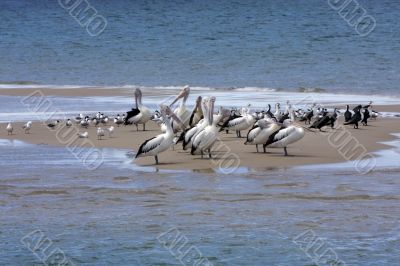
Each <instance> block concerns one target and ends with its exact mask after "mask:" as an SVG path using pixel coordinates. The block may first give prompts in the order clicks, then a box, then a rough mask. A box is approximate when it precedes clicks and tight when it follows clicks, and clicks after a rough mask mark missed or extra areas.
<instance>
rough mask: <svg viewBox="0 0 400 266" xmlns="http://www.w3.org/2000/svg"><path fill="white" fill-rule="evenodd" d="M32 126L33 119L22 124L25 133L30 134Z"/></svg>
mask: <svg viewBox="0 0 400 266" xmlns="http://www.w3.org/2000/svg"><path fill="white" fill-rule="evenodd" d="M31 128H32V121H28V123H26V124H25V125H23V126H22V129H24V131H25V134H29V131H30V130H31Z"/></svg>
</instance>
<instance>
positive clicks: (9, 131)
mask: <svg viewBox="0 0 400 266" xmlns="http://www.w3.org/2000/svg"><path fill="white" fill-rule="evenodd" d="M6 129H7V135H12V134H13V130H14V128H13V126H12V124H11V122H9V123H8V125H7V127H6Z"/></svg>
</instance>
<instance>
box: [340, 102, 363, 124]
mask: <svg viewBox="0 0 400 266" xmlns="http://www.w3.org/2000/svg"><path fill="white" fill-rule="evenodd" d="M361 108H362V106H361V105H359V106H357V107H355V108H354V109H353V111H354V115H353V116H352V117H351V119H350V120H349V121H348V122H345V123H344V125H354V128H355V129H358V123H359V122H360V121H361Z"/></svg>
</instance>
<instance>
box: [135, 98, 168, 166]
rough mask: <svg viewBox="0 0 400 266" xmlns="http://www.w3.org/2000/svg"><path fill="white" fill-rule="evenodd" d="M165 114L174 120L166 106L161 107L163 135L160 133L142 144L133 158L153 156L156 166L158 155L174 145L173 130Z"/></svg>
mask: <svg viewBox="0 0 400 266" xmlns="http://www.w3.org/2000/svg"><path fill="white" fill-rule="evenodd" d="M167 113H170V114H171V116H172V117H173V118H174V116H173V115H172V112H171V111H170V110H169V108H168V107H167V106H165V105H163V106H161V112H160V114H161V117H162V120H163V121H164V123H165V125H166V131H165V133H162V134H160V135H158V136H155V137H153V138H151V139H148V140H146V141H145V142H143V144H142V145H140V147H139V151H138V152H137V154H136V157H135V158H139V157H145V156H154V158H155V160H156V164H158V154H159V153H161V152H164V151H166V150H168V149H169V148H170V147H171V146H172V145H173V144H174V130H173V129H172V124H171V120H170V118H168V117H167Z"/></svg>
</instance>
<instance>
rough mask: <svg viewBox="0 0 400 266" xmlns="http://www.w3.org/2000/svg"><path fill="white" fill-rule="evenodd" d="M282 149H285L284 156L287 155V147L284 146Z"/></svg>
mask: <svg viewBox="0 0 400 266" xmlns="http://www.w3.org/2000/svg"><path fill="white" fill-rule="evenodd" d="M283 150H284V151H285V156H288V153H287V148H286V147H284V148H283Z"/></svg>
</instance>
